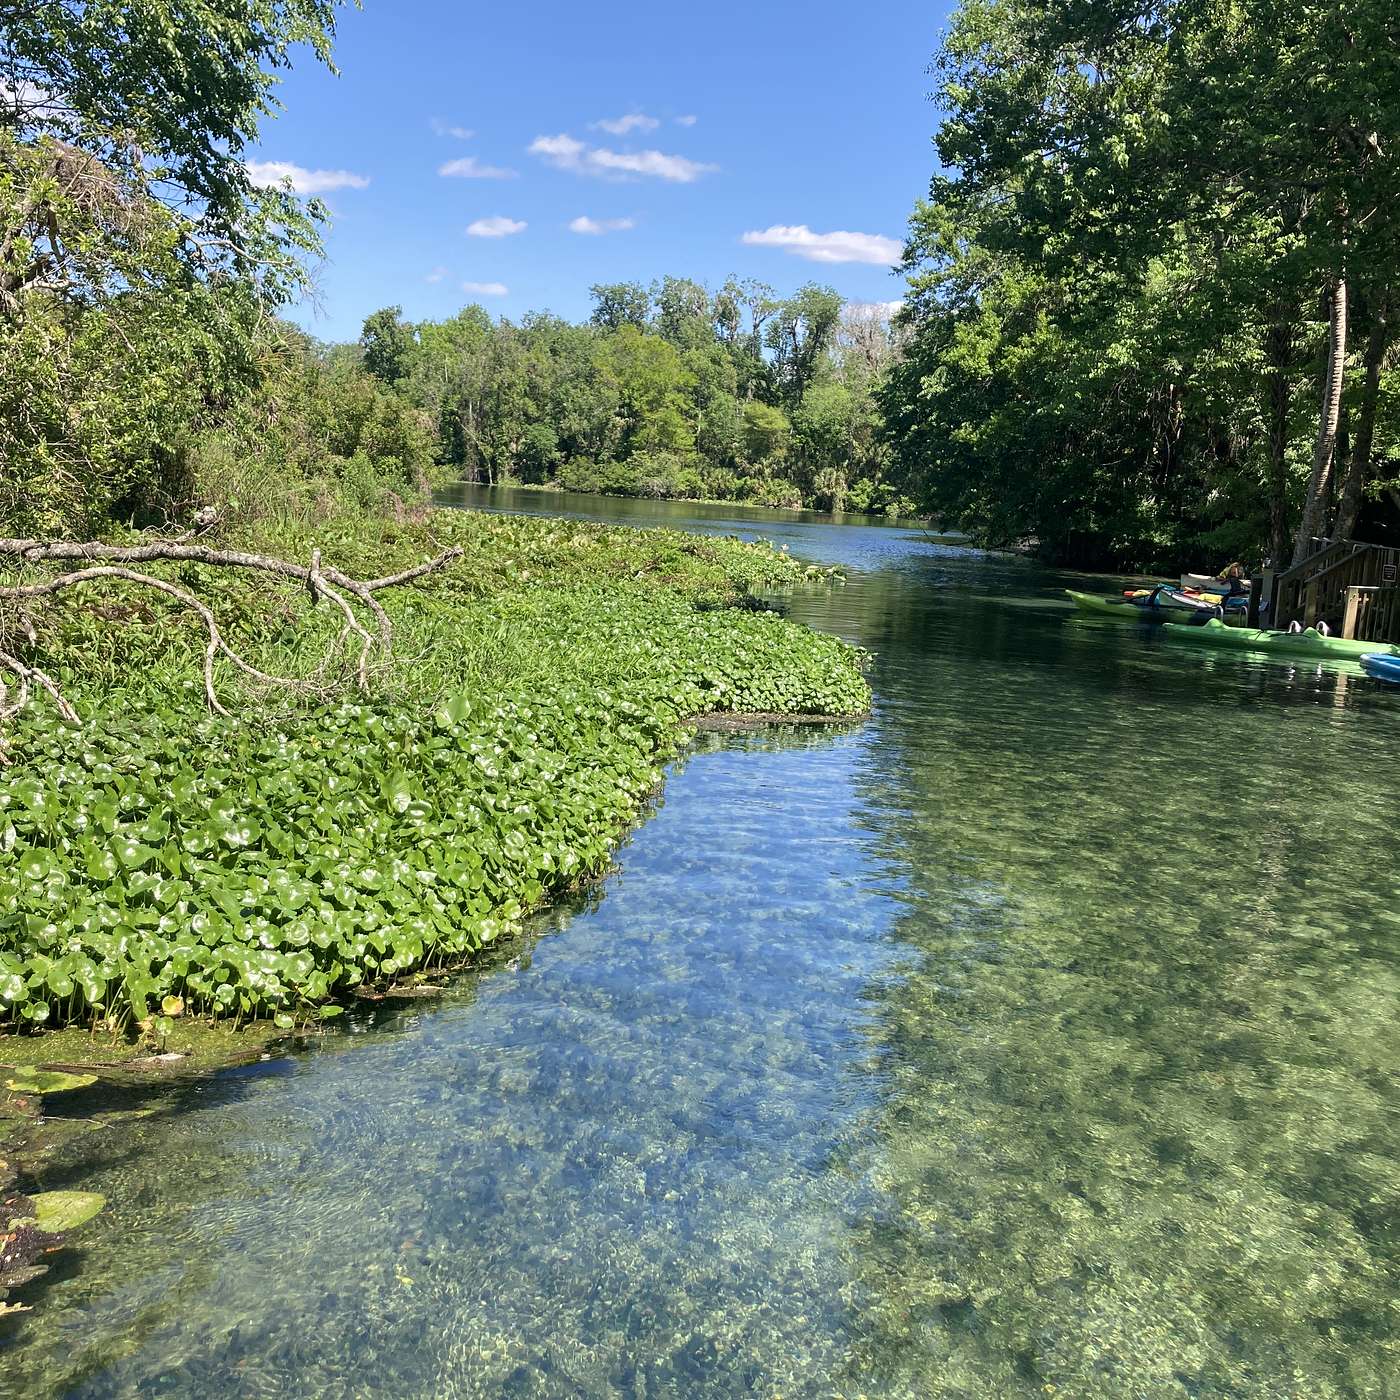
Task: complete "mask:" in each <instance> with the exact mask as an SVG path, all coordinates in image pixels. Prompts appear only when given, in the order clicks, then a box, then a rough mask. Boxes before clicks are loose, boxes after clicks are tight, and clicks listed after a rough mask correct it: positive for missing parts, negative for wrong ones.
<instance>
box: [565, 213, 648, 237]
mask: <svg viewBox="0 0 1400 1400" xmlns="http://www.w3.org/2000/svg"><path fill="white" fill-rule="evenodd" d="M636 227H637V221H636V220H635V219H590V218H589V217H588V215H587V214H580V215H579V216H578V218H576V219H574V220H573V221H572V222H571V223H570V224H569V230H570V232H572V233H621V232H622V230H623V229H628V228H636Z"/></svg>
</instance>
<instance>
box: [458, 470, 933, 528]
mask: <svg viewBox="0 0 1400 1400" xmlns="http://www.w3.org/2000/svg"><path fill="white" fill-rule="evenodd" d="M460 486H468V487H472V488H473V489H476V490H482V491H487V490H493V489H496V488H500V489H502V490H506V491H529V492H531V493H532V494H537V495H542V496H551V495H560V496H568V495H581V496H608V495H612V496H622V493H619V492H609V491H574V490H572V489H571V488H570V487H568V486H565V485H564V484H563V483H562V482H559V481H515V480H513V479H512V480H507V481H497V482H487V481H454V482H452V483H451V486H450V487H448V488H446V489H449V490H450V489H453V488H455V487H460ZM624 498H625V499H630V500H642V501H645V500H657V499H664V500H666V501H669V502H671V503H673V504H675V505H680V506H723V507H724V508H725V509H727V510H754V511H775V512H776V511H792V512H801V513H803V514H810V515H834V516H841V517H846V518H849V519H851V520H852V521H861V520H869V521H879V522H880V523H882V524H887V523H895V524H899V525H908V526H910V527H911V528H919V527H924V528H927V529H932V528H933V525H932V521H931V520H930V519H929V517H927V516H923V515H918V514H916V513H914V512H912V511H909V510H908V509H907V508H906V509H904V510H903V512H901V509H900V507H899V506H898V505H893V506H892V507H891V508H890V509H888V510H882V511H876V510H855V509H853V508H850V507H846V508H843V509H841V510H824V509H821V508H819V507H817V506H813V505H797V506H770V505H764V504H763V503H762V502H761V501H740V500H734V499H733V498H725V497H721V496H666V497H664V498H662V497H649V496H637V495H631V494H630V493H629V494H627V495H626V496H625V497H624ZM906 507H907V503H906Z"/></svg>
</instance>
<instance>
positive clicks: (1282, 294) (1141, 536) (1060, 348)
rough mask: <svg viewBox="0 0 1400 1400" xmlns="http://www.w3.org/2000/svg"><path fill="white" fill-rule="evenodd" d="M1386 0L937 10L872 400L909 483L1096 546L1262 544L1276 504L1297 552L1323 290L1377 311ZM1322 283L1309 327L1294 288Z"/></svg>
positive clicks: (1342, 331) (1318, 524) (1391, 118)
mask: <svg viewBox="0 0 1400 1400" xmlns="http://www.w3.org/2000/svg"><path fill="white" fill-rule="evenodd" d="M1388 13H1389V11H1388V7H1387V6H1386V5H1384V4H1382V3H1380V0H1348V3H1347V4H1345V5H1342V6H1339V7H1331V8H1329V7H1317V6H1312V5H1309V4H1307V3H1306V0H1277V3H1275V0H1220V2H1219V3H1211V4H1204V5H1203V4H1196V3H1192V2H1189V0H1151V2H1150V3H1148V4H1145V5H1144V4H1138V3H1125V4H1118V3H1116V0H1115V3H1111V4H1107V5H1080V4H1072V5H1066V6H1055V7H1044V6H1039V5H1035V4H1033V3H1031V0H988V3H983V4H975V5H974V4H968V5H965V6H964V7H963V9H962V10H960V11H959V13H958V15H957V16H956V18H955V21H954V23H953V26H952V28H951V30H950V33H949V37H948V40H947V42H946V44H945V46H944V48H943V50H942V51H941V52H940V54H939V57H938V60H937V67H938V71H939V74H940V76H941V79H942V88H941V95H942V96H943V98H944V100H945V102H946V104H947V106H948V108H949V116H948V119H947V120H946V121H945V122H944V124H943V126H942V127H941V128H940V131H939V135H938V147H939V154H940V157H941V160H942V162H943V166H944V169H943V171H941V172H940V173H939V174H938V175H937V176H936V177H935V178H934V180H933V181H932V183H931V187H930V198H929V200H928V201H927V202H926V203H924V204H922V205H920V206H919V208H918V209H917V210H916V213H915V217H914V220H913V223H912V224H911V240H910V246H909V260H908V267H909V271H910V273H911V276H912V281H911V297H910V304H909V311H908V312H907V313H906V315H905V317H904V319H905V320H906V321H907V323H908V324H909V326H910V327H911V328H912V330H911V332H910V334H911V335H912V337H913V340H914V341H918V342H921V343H919V344H918V345H917V346H915V345H913V344H912V343H911V346H910V355H909V363H908V365H907V366H906V368H905V369H904V370H896V371H895V373H894V375H893V377H892V379H891V381H890V385H891V387H890V390H889V391H888V394H887V397H886V402H885V409H886V415H887V417H888V419H889V421H890V423H891V425H892V431H893V432H896V433H898V432H904V433H906V434H907V436H905V437H904V438H903V441H902V444H901V446H902V449H906V450H910V451H913V452H915V453H916V454H917V455H918V456H920V457H921V458H922V464H921V465H919V466H918V467H917V468H916V469H914V471H913V478H918V479H920V480H922V481H923V483H924V485H925V487H926V488H927V491H926V494H927V495H928V496H929V497H930V499H932V498H934V497H937V498H939V499H940V500H942V501H944V502H946V503H949V504H954V503H955V504H956V508H957V509H958V510H959V511H962V512H964V513H965V514H966V516H967V518H968V520H969V521H971V522H981V524H982V525H983V526H989V525H990V522H992V521H993V520H994V519H995V520H997V521H998V524H997V525H996V527H995V529H996V532H998V533H1000V532H1005V531H1010V532H1011V537H1013V538H1015V537H1019V538H1024V537H1026V536H1027V535H1034V536H1035V537H1037V538H1038V539H1039V540H1040V543H1041V546H1042V548H1043V549H1046V550H1047V551H1049V552H1056V551H1064V550H1069V551H1070V552H1071V553H1072V554H1073V555H1074V556H1075V557H1078V558H1081V559H1086V560H1087V559H1088V558H1091V557H1092V558H1096V559H1099V560H1102V561H1103V562H1110V561H1112V562H1120V563H1126V562H1130V561H1133V562H1139V563H1146V562H1148V561H1152V562H1154V563H1156V562H1161V563H1168V562H1173V561H1175V560H1178V559H1180V560H1181V561H1182V562H1186V560H1185V558H1184V557H1183V555H1184V552H1185V551H1187V550H1191V551H1193V552H1194V551H1198V550H1201V549H1211V550H1215V549H1226V548H1227V547H1228V551H1229V552H1230V553H1234V552H1243V551H1244V550H1245V549H1256V548H1257V549H1260V550H1261V552H1262V550H1263V548H1265V547H1270V546H1265V545H1264V541H1265V540H1272V545H1271V549H1272V553H1273V556H1274V557H1275V558H1278V557H1280V554H1281V553H1282V552H1283V549H1284V546H1285V542H1286V540H1287V536H1288V531H1289V517H1290V515H1293V511H1294V510H1295V509H1296V508H1297V507H1298V506H1299V505H1300V504H1301V507H1302V508H1301V510H1300V511H1299V512H1298V514H1297V515H1293V519H1294V520H1296V521H1297V531H1296V537H1295V547H1296V548H1302V547H1306V541H1307V539H1308V538H1309V537H1310V536H1312V535H1314V534H1321V533H1323V532H1324V526H1325V520H1326V515H1327V511H1328V508H1329V503H1330V500H1331V494H1332V491H1333V489H1334V488H1333V483H1334V482H1335V480H1336V476H1337V471H1336V470H1335V463H1334V458H1335V456H1336V444H1337V440H1338V429H1339V424H1340V414H1341V412H1342V409H1343V407H1344V406H1345V405H1347V404H1348V403H1349V402H1350V398H1349V395H1348V390H1347V383H1346V365H1347V353H1346V352H1347V343H1346V342H1347V336H1346V326H1345V322H1344V318H1345V314H1346V309H1347V305H1348V302H1349V301H1356V300H1358V299H1365V300H1368V301H1374V302H1376V303H1377V304H1379V301H1380V299H1381V297H1382V295H1383V294H1384V292H1385V289H1386V288H1388V287H1389V286H1390V285H1391V283H1392V282H1393V280H1394V260H1395V257H1396V256H1397V249H1400V240H1397V237H1396V232H1397V228H1396V225H1395V224H1394V223H1393V220H1394V219H1395V217H1396V209H1397V207H1400V201H1397V199H1396V195H1397V194H1400V189H1397V188H1396V179H1397V170H1396V163H1395V161H1394V159H1393V158H1392V155H1391V152H1392V151H1393V149H1394V142H1393V140H1392V134H1393V135H1394V136H1395V137H1396V138H1400V101H1397V100H1396V98H1395V93H1396V91H1397V86H1398V84H1397V79H1400V71H1397V50H1396V46H1395V44H1394V43H1393V35H1391V33H1390V25H1391V22H1390V19H1389V18H1388ZM1388 36H1389V37H1388ZM1363 225H1364V227H1363ZM1360 286H1364V287H1365V296H1364V298H1361V297H1360V294H1359V293H1358V292H1357V288H1358V287H1360ZM1164 289H1168V290H1169V295H1167V296H1165V297H1164V295H1163V290H1164ZM1324 293H1325V294H1326V295H1327V304H1328V307H1329V326H1328V328H1327V333H1326V334H1325V335H1322V334H1321V333H1320V332H1321V329H1322V328H1321V327H1319V326H1318V325H1317V323H1316V321H1315V320H1313V319H1310V317H1309V315H1308V314H1307V310H1306V309H1307V308H1311V307H1312V306H1317V305H1321V304H1322V302H1323V296H1324ZM993 327H996V329H995V330H993ZM988 332H991V334H990V336H988V335H987V334H986V333H988ZM1008 332H1009V337H1008ZM979 343H980V345H981V347H982V349H983V351H985V352H986V353H985V354H983V355H981V356H979V357H974V358H969V357H968V355H967V353H966V352H967V351H968V350H969V349H971V348H972V346H973V345H974V344H979ZM1224 347H1229V351H1230V353H1229V355H1228V356H1227V355H1225V354H1223V353H1222V350H1223V348H1224ZM1314 347H1316V360H1315V361H1314V359H1313V352H1314ZM1129 355H1131V357H1132V358H1131V359H1129V358H1128V356H1129ZM1314 364H1315V365H1316V367H1317V369H1318V371H1319V373H1318V377H1317V380H1316V381H1315V384H1314V386H1313V388H1312V389H1311V391H1310V390H1309V387H1308V384H1307V376H1308V373H1309V370H1310V369H1312V368H1313V366H1314ZM1052 365H1053V366H1054V367H1055V368H1054V369H1053V371H1052V368H1051V367H1052ZM979 380H980V382H979ZM1032 394H1035V395H1037V396H1038V397H1031V395H1032ZM1309 397H1312V399H1313V403H1314V405H1318V404H1320V405H1321V409H1320V411H1319V410H1318V409H1317V408H1316V407H1315V408H1314V410H1313V412H1314V414H1315V419H1314V421H1315V424H1316V431H1315V432H1314V433H1313V434H1312V435H1311V436H1312V441H1313V447H1312V451H1311V461H1312V467H1311V471H1310V473H1308V474H1306V475H1305V474H1304V473H1303V472H1302V471H1301V470H1300V468H1301V465H1302V462H1301V458H1302V455H1303V452H1304V448H1303V444H1302V441H1301V440H1300V439H1299V437H1298V433H1297V429H1298V427H1299V426H1300V423H1301V418H1302V413H1303V408H1302V405H1303V404H1304V403H1305V401H1306V400H1307V399H1308V398H1309ZM979 398H982V399H983V400H986V401H984V402H982V403H981V404H980V405H979V404H978V399H979ZM935 405H937V406H941V408H942V409H943V410H945V411H946V412H947V413H948V414H949V419H948V421H947V422H946V423H945V424H943V425H942V426H941V428H940V427H935V426H933V425H932V424H931V423H930V422H929V421H928V417H927V415H928V413H929V410H930V408H931V407H933V406H935ZM920 410H922V411H923V413H924V415H925V421H924V422H922V423H921V422H920V421H919V413H920ZM989 413H990V414H991V415H993V416H991V417H988V416H987V415H988V414H989ZM1037 439H1038V440H1039V441H1038V442H1037ZM997 440H1000V444H1001V446H1002V448H1003V449H1005V448H1007V447H1008V446H1009V445H1010V443H1011V442H1012V441H1016V440H1019V443H1020V445H1019V447H1018V448H1017V449H1016V452H1015V453H1014V454H1013V456H1016V455H1020V454H1021V453H1024V454H1025V455H1024V456H1023V457H1021V468H1020V469H1021V470H1022V471H1025V472H1027V473H1035V474H1037V475H1042V476H1043V475H1044V474H1045V473H1046V472H1047V471H1048V472H1049V474H1050V476H1051V477H1052V478H1054V479H1058V481H1059V485H1058V486H1056V487H1055V488H1054V489H1052V490H1048V491H1047V490H1045V489H1044V485H1045V483H1042V485H1041V487H1039V488H1037V487H1034V486H1033V485H1032V483H1030V482H1026V483H1025V484H1022V483H1020V482H1019V481H1018V480H1015V479H1013V478H1012V477H1011V476H1010V475H1009V474H1008V471H1007V469H1006V460H1007V459H1006V458H1005V457H1003V459H1002V460H1001V461H999V462H994V461H993V460H992V449H993V445H994V443H995V442H997ZM916 444H922V445H921V446H918V447H916ZM974 445H975V446H976V450H975V451H972V452H969V449H970V448H973V447H974ZM935 453H936V454H937V456H938V457H939V458H941V459H942V461H941V462H940V461H937V460H935ZM953 463H957V464H959V465H958V466H957V467H953V466H952V465H951V464H953ZM902 467H903V468H905V469H908V468H911V467H913V463H912V462H910V461H906V462H905V463H903V464H902ZM945 471H946V472H949V473H951V479H950V480H949V481H946V482H935V481H934V479H933V478H934V477H935V476H938V475H941V474H943V473H944V472H945ZM913 478H911V479H913ZM955 481H960V482H961V485H958V486H954V482H955ZM993 483H995V485H993Z"/></svg>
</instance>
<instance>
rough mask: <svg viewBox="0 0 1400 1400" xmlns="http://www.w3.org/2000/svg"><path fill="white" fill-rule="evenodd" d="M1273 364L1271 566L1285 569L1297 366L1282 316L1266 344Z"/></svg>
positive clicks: (1288, 328)
mask: <svg viewBox="0 0 1400 1400" xmlns="http://www.w3.org/2000/svg"><path fill="white" fill-rule="evenodd" d="M1265 353H1266V355H1267V356H1268V360H1269V562H1270V563H1271V564H1272V565H1273V566H1274V568H1276V569H1278V568H1282V567H1283V561H1284V559H1285V558H1287V556H1288V409H1289V404H1290V401H1291V399H1292V393H1291V386H1290V385H1289V382H1288V377H1289V376H1288V371H1289V369H1290V368H1291V367H1292V364H1293V326H1292V323H1291V321H1286V320H1284V319H1283V318H1282V316H1280V319H1279V320H1278V322H1277V323H1276V324H1275V325H1274V326H1272V327H1271V328H1270V330H1269V334H1268V336H1267V338H1266V342H1265Z"/></svg>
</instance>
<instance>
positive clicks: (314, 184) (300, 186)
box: [244, 160, 369, 194]
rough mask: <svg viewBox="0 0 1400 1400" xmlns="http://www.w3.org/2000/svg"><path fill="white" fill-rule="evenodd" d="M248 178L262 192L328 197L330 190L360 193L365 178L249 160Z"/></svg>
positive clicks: (283, 163)
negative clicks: (322, 195) (323, 195)
mask: <svg viewBox="0 0 1400 1400" xmlns="http://www.w3.org/2000/svg"><path fill="white" fill-rule="evenodd" d="M244 168H245V169H246V170H247V172H248V178H249V179H250V180H251V181H252V182H253V183H254V184H255V185H261V186H263V187H264V188H283V189H290V190H291V192H292V193H293V194H327V193H329V192H330V191H331V190H362V189H364V188H365V186H366V185H368V184H369V177H368V176H367V175H356V174H354V173H353V172H351V171H349V170H307V169H305V168H304V167H303V166H300V165H293V164H292V163H291V162H290V161H286V160H250V161H249V162H248V164H247V165H246V166H245V167H244Z"/></svg>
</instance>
